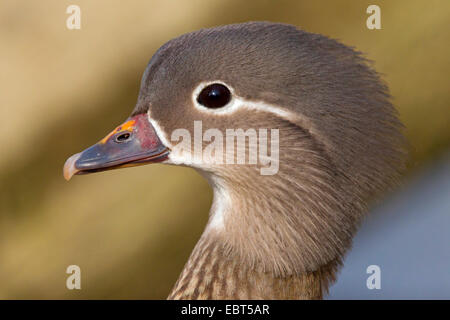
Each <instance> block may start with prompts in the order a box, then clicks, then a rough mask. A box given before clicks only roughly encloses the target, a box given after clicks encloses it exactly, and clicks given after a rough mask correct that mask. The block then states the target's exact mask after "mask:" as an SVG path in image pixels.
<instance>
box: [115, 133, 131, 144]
mask: <svg viewBox="0 0 450 320" xmlns="http://www.w3.org/2000/svg"><path fill="white" fill-rule="evenodd" d="M130 137H131V133H128V132H125V133H121V134H119V135H117V136H116V138H115V140H116V142H117V143H122V142H126V141H128V140H129V139H130Z"/></svg>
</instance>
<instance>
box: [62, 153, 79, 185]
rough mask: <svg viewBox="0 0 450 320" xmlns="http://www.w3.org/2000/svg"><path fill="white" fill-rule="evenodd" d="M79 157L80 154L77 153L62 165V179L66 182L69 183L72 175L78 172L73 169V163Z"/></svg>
mask: <svg viewBox="0 0 450 320" xmlns="http://www.w3.org/2000/svg"><path fill="white" fill-rule="evenodd" d="M80 156H81V153H77V154H74V155H73V156H71V157H70V158H69V159H67V160H66V163H65V164H64V169H63V175H64V179H66V180H67V181H69V180H70V178H72V177H73V175H74V174H76V173H77V172H78V171H80V170H78V169H77V168H76V167H75V162H76V161H77V160H78V159H79V158H80Z"/></svg>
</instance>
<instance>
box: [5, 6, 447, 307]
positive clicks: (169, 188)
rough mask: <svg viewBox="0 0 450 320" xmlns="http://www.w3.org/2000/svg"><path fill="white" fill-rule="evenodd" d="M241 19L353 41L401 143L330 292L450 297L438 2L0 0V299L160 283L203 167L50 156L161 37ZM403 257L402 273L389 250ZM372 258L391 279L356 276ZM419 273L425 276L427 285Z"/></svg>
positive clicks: (124, 104) (173, 262)
mask: <svg viewBox="0 0 450 320" xmlns="http://www.w3.org/2000/svg"><path fill="white" fill-rule="evenodd" d="M71 4H77V5H79V6H80V8H81V29H80V30H68V29H67V28H66V19H67V18H68V16H69V15H68V14H66V8H67V7H68V6H69V5H71ZM370 4H378V5H379V6H380V8H381V24H382V30H369V29H367V28H366V19H367V17H368V15H367V14H366V8H367V7H368V6H369V5H370ZM249 20H269V21H279V22H285V23H291V24H294V25H297V26H299V27H301V28H303V29H305V30H307V31H310V32H315V33H322V34H324V35H327V36H329V37H332V38H336V39H339V40H340V41H342V42H343V43H345V44H347V45H350V46H354V47H356V48H357V49H359V50H360V51H363V52H364V53H365V54H366V56H367V57H368V58H369V59H371V60H374V61H375V68H376V69H377V70H378V71H379V72H380V73H382V74H383V78H384V80H385V81H386V82H387V83H388V85H389V87H390V90H391V93H392V95H393V102H394V104H395V106H396V107H397V108H398V110H399V112H400V117H401V119H402V121H403V122H404V124H405V126H406V130H405V134H406V136H407V137H408V139H409V141H410V143H411V159H410V163H409V167H408V172H407V173H406V176H405V185H404V186H403V187H402V188H400V189H399V190H398V191H396V192H395V193H394V194H391V195H389V196H388V197H387V199H386V201H385V202H384V203H383V204H381V205H378V206H377V208H375V210H374V211H373V213H372V215H371V216H370V218H369V219H367V221H366V222H365V224H364V225H363V228H362V229H361V231H360V232H359V233H358V236H357V238H356V239H355V246H354V249H353V251H352V252H350V254H349V255H348V259H347V261H346V263H345V265H346V266H345V268H344V269H343V271H342V272H341V278H340V280H339V281H338V283H336V285H335V286H334V287H332V288H331V291H330V298H358V297H366V296H367V295H368V296H367V297H375V298H376V297H380V295H381V297H388V298H389V297H402V294H403V297H413V298H414V297H422V298H427V297H443V296H445V295H447V297H448V298H450V292H449V291H450V280H449V279H448V273H449V271H448V270H450V253H449V246H448V243H450V241H449V238H448V236H446V235H448V234H450V233H449V229H450V221H449V219H448V217H449V215H450V205H449V201H450V200H449V198H450V186H449V183H448V181H450V174H449V172H450V169H449V166H450V157H449V148H450V90H449V85H450V80H449V74H450V64H449V58H448V57H449V56H450V43H449V41H448V40H449V39H450V28H449V23H450V2H449V1H446V0H442V1H426V2H425V1H339V2H338V1H331V0H330V1H299V0H293V1H286V0H284V1H283V0H282V1H279V0H277V1H269V0H258V1H242V0H228V1H219V0H190V1H175V0H171V1H140V0H131V1H126V2H124V1H118V0H112V1H111V0H109V1H106V0H104V1H76V0H73V1H61V0H45V1H44V0H42V1H18V0H7V1H2V2H1V3H0V69H1V72H0V88H1V89H0V116H1V118H2V119H3V120H2V125H1V126H0V137H1V138H2V139H1V143H2V150H3V151H2V153H1V157H0V298H3V299H5V298H6V299H15V298H23V299H29V298H38V299H48V298H61V299H78V298H106V299H114V298H125V299H128V298H150V299H159V298H165V297H166V296H167V294H168V293H169V291H170V289H171V287H172V285H173V284H174V283H175V281H176V279H177V277H178V274H179V273H180V271H181V269H182V267H183V265H184V263H185V262H186V260H187V258H188V256H189V254H190V252H191V250H192V249H193V247H194V245H195V243H196V241H197V240H198V238H199V236H200V234H201V232H202V230H203V227H204V225H205V223H206V221H207V215H208V211H209V207H210V205H211V200H212V191H211V190H210V188H209V186H208V185H207V183H206V181H205V180H203V178H201V177H200V176H199V175H198V174H197V173H196V172H195V171H194V170H191V169H189V168H180V167H173V166H163V165H152V166H143V167H138V168H130V169H126V170H116V171H109V172H104V173H102V174H95V175H89V176H84V177H83V178H79V177H78V178H77V177H75V178H74V179H73V180H71V181H70V183H67V182H66V181H65V180H64V179H63V177H62V166H63V164H64V162H65V160H66V158H67V157H68V156H70V155H72V154H73V153H75V152H78V151H80V150H83V149H84V148H86V147H88V146H90V145H91V144H93V143H94V142H96V141H98V140H99V139H100V138H102V137H103V136H105V134H107V133H108V132H110V131H111V130H112V129H113V128H114V127H115V126H116V125H118V124H120V123H121V122H122V121H123V120H124V119H126V118H127V117H128V115H129V114H130V112H131V111H132V109H133V107H134V104H135V102H136V98H137V94H138V88H139V82H140V78H141V75H142V72H143V71H144V69H145V67H146V64H147V62H148V61H149V59H150V58H151V56H152V55H153V53H154V52H155V50H157V49H158V48H159V47H160V46H161V45H162V44H164V43H165V42H166V41H167V40H169V39H171V38H173V37H176V36H178V35H181V34H183V33H186V32H189V31H193V30H196V29H199V28H203V27H212V26H217V25H221V24H228V23H235V22H244V21H249ZM436 226H439V228H436ZM408 228H413V229H408ZM372 230H373V231H372ZM408 230H415V231H414V232H409V233H408ZM417 230H419V231H417ZM401 232H405V233H406V234H405V233H403V234H402V233H401ZM403 235H404V236H403ZM408 237H409V238H408ZM402 239H403V240H402ZM408 239H410V240H411V241H409V240H408ZM424 239H426V241H425V240H424ZM372 240H373V241H372ZM400 240H402V241H403V242H402V241H400ZM422 240H423V241H422ZM414 241H416V242H417V243H416V242H414ZM446 241H447V242H446ZM408 244H410V246H411V247H410V248H411V250H404V249H403V248H402V247H400V246H401V245H403V246H406V247H407V246H408ZM424 244H425V245H424ZM420 245H422V247H420ZM386 248H388V249H389V250H387V249H386ZM412 248H414V250H413V249H412ZM425 253H426V255H425ZM402 257H403V260H402V261H403V262H404V263H405V265H404V266H405V268H409V269H407V270H409V271H408V272H407V271H405V268H400V267H399V266H401V263H400V264H399V263H397V262H396V260H395V259H402ZM419 260H420V261H422V263H421V264H420V265H419V264H418V262H417V261H419ZM389 262H390V263H391V265H394V266H395V265H397V269H398V272H399V273H400V274H403V275H404V279H403V278H402V279H403V280H402V281H403V282H401V281H400V280H399V278H398V277H395V276H392V272H393V271H392V269H389V267H390V265H389ZM71 264H76V265H78V266H80V267H81V275H82V283H81V286H82V290H71V291H69V290H67V288H66V285H65V284H66V278H67V277H68V275H67V274H66V273H65V271H66V268H67V266H69V265H71ZM370 264H381V268H382V272H384V273H382V274H386V275H387V277H388V278H386V280H382V289H381V290H379V291H377V293H376V294H374V293H368V292H369V290H367V288H365V279H366V278H367V277H368V275H367V274H366V272H365V271H366V267H367V266H368V265H370ZM411 268H412V269H414V270H416V271H415V272H416V273H414V272H412V273H411ZM383 270H385V271H383ZM445 270H446V271H445ZM440 272H441V273H442V276H441V273H440ZM445 274H446V275H447V278H446V279H444V277H445ZM391 276H392V277H391ZM389 277H390V278H389ZM429 277H434V278H436V277H437V279H436V281H435V282H432V283H433V284H432V286H431V287H430V286H428V289H427V288H426V286H427V284H429V283H431V282H430V281H431V280H430V281H427V280H428V278H429ZM417 278H421V279H422V282H419V284H418V285H416V287H417V288H416V287H414V286H411V283H413V282H414V281H415V280H417ZM383 279H384V278H383ZM355 286H359V287H358V288H360V290H359V289H358V290H359V291H358V290H356V289H355V288H356V287H355ZM433 286H434V287H433ZM389 288H391V289H390V290H389ZM414 288H416V289H414ZM412 289H413V290H412ZM438 289H442V290H441V291H436V290H438ZM414 290H416V291H417V292H419V293H420V292H421V293H420V294H419V295H414V294H411V292H413V293H414V292H416V291H414ZM372 291H373V290H372ZM375 291H376V290H375ZM407 292H409V295H407ZM439 292H440V293H441V294H439ZM394 293H398V295H395V294H394ZM433 293H434V296H433ZM364 294H366V296H364ZM383 294H385V295H384V296H383ZM370 295H371V296H370Z"/></svg>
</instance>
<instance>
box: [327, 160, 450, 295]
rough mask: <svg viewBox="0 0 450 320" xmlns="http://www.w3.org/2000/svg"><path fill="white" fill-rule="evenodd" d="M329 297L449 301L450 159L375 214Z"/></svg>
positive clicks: (355, 243)
mask: <svg viewBox="0 0 450 320" xmlns="http://www.w3.org/2000/svg"><path fill="white" fill-rule="evenodd" d="M369 265H378V266H379V267H380V269H381V289H380V290H377V289H372V290H369V289H368V288H367V285H366V281H367V278H368V277H369V276H370V275H371V274H367V273H366V269H367V267H368V266H369ZM326 299H450V155H447V156H446V157H444V158H443V159H441V160H440V161H439V162H438V163H435V164H433V165H432V166H431V167H430V168H428V169H426V170H424V171H423V172H422V173H421V174H420V175H418V176H416V177H414V178H413V179H412V180H411V181H410V183H407V184H406V186H405V187H404V188H403V190H400V191H398V192H397V193H396V194H394V195H393V196H392V197H391V198H390V199H387V201H386V202H384V203H383V204H382V205H380V206H379V207H377V208H375V209H374V210H372V212H371V213H370V214H369V215H368V217H367V218H366V220H365V221H364V223H363V224H362V226H361V228H360V230H359V232H358V234H357V236H356V237H355V238H354V241H353V248H352V249H351V250H350V252H349V253H348V254H347V256H346V258H345V260H344V266H343V268H342V270H341V271H340V273H339V274H338V279H337V281H336V283H335V284H334V285H333V286H332V287H331V288H330V291H329V295H328V296H327V297H326Z"/></svg>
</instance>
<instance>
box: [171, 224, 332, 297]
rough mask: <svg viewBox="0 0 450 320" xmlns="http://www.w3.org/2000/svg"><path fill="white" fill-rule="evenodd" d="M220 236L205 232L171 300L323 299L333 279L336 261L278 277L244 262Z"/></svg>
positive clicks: (177, 283) (173, 290) (176, 285)
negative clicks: (227, 247) (229, 248)
mask: <svg viewBox="0 0 450 320" xmlns="http://www.w3.org/2000/svg"><path fill="white" fill-rule="evenodd" d="M220 238H221V237H220V235H219V234H215V233H214V232H213V231H210V232H207V233H205V234H203V236H202V237H201V239H200V241H199V242H198V243H197V245H196V247H195V249H194V251H193V252H192V254H191V257H190V258H189V260H188V262H187V263H186V265H185V267H184V269H183V272H182V273H181V275H180V277H179V279H178V281H177V282H176V284H175V286H174V288H173V289H172V292H171V293H170V295H169V297H168V299H171V300H172V299H175V300H178V299H208V300H209V299H321V298H322V296H323V293H324V291H326V290H327V287H328V284H329V283H330V282H331V281H334V274H335V271H336V269H337V263H336V262H331V263H329V264H327V265H325V266H322V267H321V268H319V269H318V270H316V271H314V272H306V273H303V274H299V275H291V276H285V277H276V276H274V275H273V273H272V272H265V271H264V270H263V269H262V268H261V267H260V266H250V265H247V264H246V263H245V262H244V261H241V260H240V259H239V257H237V256H234V255H233V254H232V253H231V252H229V251H228V250H227V249H226V247H225V246H224V245H223V244H222V241H221V239H220Z"/></svg>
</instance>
